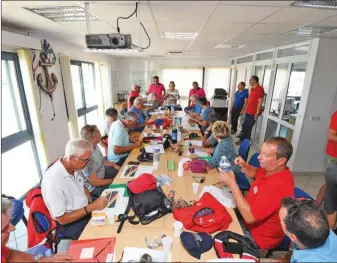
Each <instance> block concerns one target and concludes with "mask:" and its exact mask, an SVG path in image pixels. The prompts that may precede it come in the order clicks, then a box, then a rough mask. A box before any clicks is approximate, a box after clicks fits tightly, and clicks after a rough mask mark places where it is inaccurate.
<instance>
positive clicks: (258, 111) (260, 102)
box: [254, 98, 263, 120]
mask: <svg viewBox="0 0 337 263" xmlns="http://www.w3.org/2000/svg"><path fill="white" fill-rule="evenodd" d="M262 102H263V98H261V99H259V104H258V105H257V110H256V113H255V116H254V117H255V120H256V119H257V118H258V117H259V113H260V111H261V107H262Z"/></svg>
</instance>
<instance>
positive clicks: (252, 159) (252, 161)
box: [249, 153, 261, 168]
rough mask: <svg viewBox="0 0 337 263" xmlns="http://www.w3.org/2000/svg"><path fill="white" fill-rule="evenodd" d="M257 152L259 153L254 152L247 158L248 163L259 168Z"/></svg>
mask: <svg viewBox="0 0 337 263" xmlns="http://www.w3.org/2000/svg"><path fill="white" fill-rule="evenodd" d="M259 154H260V153H254V154H253V155H252V157H250V159H249V164H250V165H251V166H254V167H256V168H260V167H261V166H260V161H259V159H258V158H257V157H258V156H259Z"/></svg>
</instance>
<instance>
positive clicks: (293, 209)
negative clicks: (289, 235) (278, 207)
mask: <svg viewBox="0 0 337 263" xmlns="http://www.w3.org/2000/svg"><path fill="white" fill-rule="evenodd" d="M296 200H297V202H298V204H297V205H294V206H293V207H291V208H290V209H289V210H288V216H289V218H290V223H291V227H292V230H295V227H294V216H295V214H296V213H297V212H298V211H299V210H300V208H301V207H302V206H304V205H307V204H310V203H312V202H315V200H313V199H307V198H296Z"/></svg>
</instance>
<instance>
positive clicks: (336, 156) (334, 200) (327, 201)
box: [317, 111, 337, 229]
mask: <svg viewBox="0 0 337 263" xmlns="http://www.w3.org/2000/svg"><path fill="white" fill-rule="evenodd" d="M326 153H327V155H328V167H327V169H326V171H325V184H324V185H323V186H322V187H321V189H320V190H319V193H318V196H317V202H319V203H321V202H322V201H323V197H324V211H325V213H326V214H327V218H328V221H329V226H330V228H331V229H334V227H335V225H336V219H337V111H335V113H334V114H333V115H332V116H331V121H330V127H329V134H328V144H327V146H326Z"/></svg>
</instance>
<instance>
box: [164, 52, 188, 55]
mask: <svg viewBox="0 0 337 263" xmlns="http://www.w3.org/2000/svg"><path fill="white" fill-rule="evenodd" d="M165 54H166V55H185V54H187V52H186V51H167V52H166V53H165Z"/></svg>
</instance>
